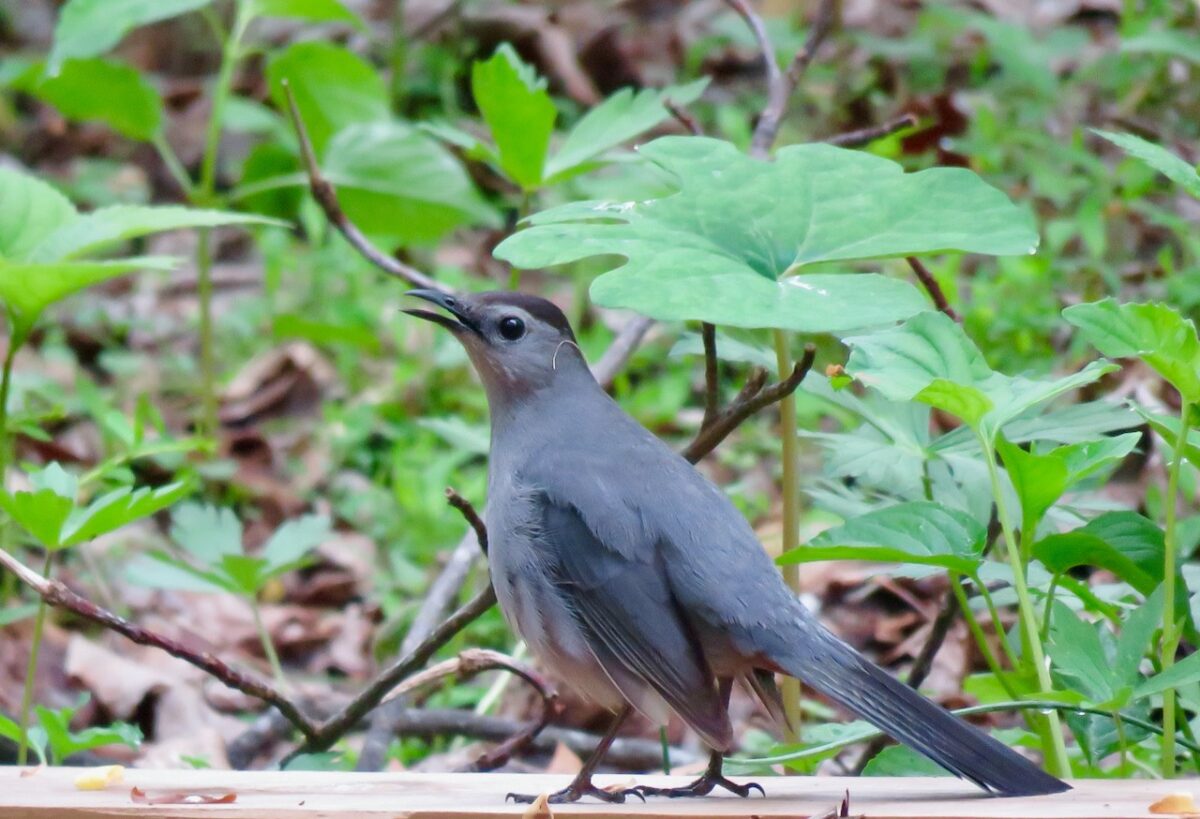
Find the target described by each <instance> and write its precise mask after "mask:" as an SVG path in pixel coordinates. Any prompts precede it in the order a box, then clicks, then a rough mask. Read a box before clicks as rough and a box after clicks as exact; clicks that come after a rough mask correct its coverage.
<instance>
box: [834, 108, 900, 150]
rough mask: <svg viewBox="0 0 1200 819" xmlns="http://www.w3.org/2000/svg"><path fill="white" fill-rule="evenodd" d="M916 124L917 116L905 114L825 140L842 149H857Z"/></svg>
mask: <svg viewBox="0 0 1200 819" xmlns="http://www.w3.org/2000/svg"><path fill="white" fill-rule="evenodd" d="M916 124H917V115H916V114H904V115H902V116H899V117H896V118H895V119H889V120H888V121H887V122H884V123H882V124H880V125H872V126H871V127H869V128H860V129H858V130H857V131H846V132H845V133H841V134H835V135H834V136H831V137H829V138H828V139H826V140H824V142H825V143H826V144H827V145H837V146H838V147H840V148H857V147H858V146H859V145H866V144H867V143H869V142H874V141H875V140H877V139H882V138H883V137H885V136H891V135H892V134H894V133H896V132H897V131H903V130H904V129H905V128H912V127H913V126H914V125H916Z"/></svg>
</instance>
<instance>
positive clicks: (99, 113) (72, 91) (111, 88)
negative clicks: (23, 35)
mask: <svg viewBox="0 0 1200 819" xmlns="http://www.w3.org/2000/svg"><path fill="white" fill-rule="evenodd" d="M33 93H34V94H35V95H36V96H38V97H40V98H41V99H43V100H45V101H46V102H48V103H50V104H51V105H53V106H54V107H55V108H57V109H58V110H59V111H61V112H62V115H63V116H65V117H66V118H67V119H71V120H75V121H77V122H88V121H99V122H103V123H104V124H105V125H107V126H108V127H110V128H112V129H113V130H114V131H116V132H117V133H118V134H121V135H122V136H127V137H129V138H130V139H138V140H142V141H143V142H148V141H150V140H151V139H153V138H154V136H155V135H156V134H158V132H159V131H160V130H161V129H162V124H163V108H162V99H161V98H160V97H159V94H158V91H157V90H156V89H155V88H154V86H152V85H151V84H150V83H149V82H147V81H146V79H145V78H144V77H143V76H142V75H141V74H140V73H138V71H137V69H135V68H133V67H132V66H129V65H126V64H124V63H118V62H112V61H109V60H102V59H98V58H93V59H87V60H67V61H66V62H65V63H63V65H62V69H61V70H60V71H59V72H58V74H56V75H55V76H53V77H50V78H48V79H46V80H43V81H42V82H40V83H38V84H37V85H36V86H34V89H33Z"/></svg>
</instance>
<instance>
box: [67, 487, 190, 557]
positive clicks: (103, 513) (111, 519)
mask: <svg viewBox="0 0 1200 819" xmlns="http://www.w3.org/2000/svg"><path fill="white" fill-rule="evenodd" d="M191 491H192V485H191V483H189V482H187V481H178V482H176V483H170V484H167V485H166V486H160V487H158V488H157V489H150V488H142V489H138V490H132V489H130V488H129V487H122V488H121V489H116V490H114V491H112V492H109V493H108V494H105V495H102V496H100V497H99V498H97V499H96V500H94V501H92V502H91V503H90V504H88V506H87V508H86V509H80V510H77V512H76V514H74V515H72V516H71V519H70V520H69V521H68V522H67V524H66V526H64V528H63V533H62V545H63V546H72V545H74V544H76V543H82V542H84V541H85V540H91V539H92V538H95V537H99V536H100V535H103V534H107V533H108V532H112V531H114V530H116V529H119V528H121V527H122V526H125V525H126V524H128V523H132V522H133V521H135V520H140V519H141V518H144V517H149V516H150V515H153V514H155V513H156V512H158V511H160V510H162V509H166V508H167V507H168V506H170V505H172V504H173V503H175V502H176V501H178V500H180V499H181V498H183V497H185V496H187V495H188V493H190V492H191Z"/></svg>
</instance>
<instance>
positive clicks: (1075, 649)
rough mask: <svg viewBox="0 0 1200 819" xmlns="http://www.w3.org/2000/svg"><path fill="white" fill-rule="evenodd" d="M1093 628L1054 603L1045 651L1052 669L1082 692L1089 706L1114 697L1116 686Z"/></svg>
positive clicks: (1064, 606)
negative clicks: (1048, 639)
mask: <svg viewBox="0 0 1200 819" xmlns="http://www.w3.org/2000/svg"><path fill="white" fill-rule="evenodd" d="M1096 629H1097V626H1096V625H1093V624H1091V623H1086V622H1084V621H1083V620H1082V619H1080V617H1079V615H1078V614H1076V613H1075V612H1074V611H1072V610H1071V609H1070V607H1068V606H1066V605H1064V604H1063V603H1061V602H1058V601H1055V604H1054V607H1053V609H1052V610H1051V614H1050V641H1049V642H1048V643H1047V644H1046V652H1047V653H1048V654H1049V655H1050V660H1051V661H1052V662H1053V664H1054V668H1055V670H1056V671H1057V672H1058V673H1059V674H1060V675H1061V676H1062V677H1064V678H1066V680H1068V682H1069V683H1070V684H1069V686H1067V687H1068V688H1070V689H1071V690H1075V691H1080V692H1082V693H1083V694H1085V695H1086V696H1087V698H1088V699H1089V700H1090V701H1091V702H1093V703H1100V702H1106V701H1107V700H1111V699H1112V698H1113V697H1114V696H1115V695H1116V686H1115V685H1114V679H1113V674H1112V669H1111V667H1110V665H1109V660H1108V658H1107V657H1106V656H1105V654H1104V647H1103V646H1102V645H1101V644H1100V635H1099V634H1098V633H1097V631H1096Z"/></svg>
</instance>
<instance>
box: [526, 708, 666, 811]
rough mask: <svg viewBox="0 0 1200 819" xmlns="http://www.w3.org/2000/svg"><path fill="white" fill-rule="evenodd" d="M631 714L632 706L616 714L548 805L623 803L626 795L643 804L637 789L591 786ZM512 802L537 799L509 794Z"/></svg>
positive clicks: (644, 799) (551, 796)
mask: <svg viewBox="0 0 1200 819" xmlns="http://www.w3.org/2000/svg"><path fill="white" fill-rule="evenodd" d="M632 712H633V706H631V705H626V706H625V707H624V708H622V709H621V712H620V713H619V714H617V716H616V718H615V719H614V720H613V722H612V726H611V727H610V728H609V729H608V733H607V734H605V735H604V738H603V739H601V740H600V742H599V744H597V745H596V750H595V751H592V755H591V756H590V757H588V761H587V762H585V763H583V767H582V768H580V769H579V773H577V774H576V775H575V778H574V779H572V780H571V784H570V785H567V787H565V788H563V789H562V790H561V791H557V792H555V793H552V794H550V803H551V804H555V805H561V804H563V803H565V802H578V801H579V800H580V799H582V798H583V797H585V796H594V797H596V798H597V799H599V800H600V801H602V802H618V803H620V802H624V801H625V796H626V795H627V794H633V795H634V796H636V797H638V798H639V799H641V800H642V801H643V802H644V801H646V798H645V797H644V796H642V794H641V793H639V792H638V790H637V788H624V789H620V790H614V791H608V790H605V789H604V788H598V787H596V786H595V785H593V784H592V773H593V772H595V770H596V766H597V765H599V764H600V760H601V759H603V758H604V754H605V752H606V751H607V750H608V746H610V745H612V743H613V740H614V739H616V737H617V731H619V730H620V728H621V725H622V724H623V723H624V722H625V720H626V719H628V717H629V715H630V714H631V713H632ZM508 799H511V800H513V801H514V802H533V801H534V800H536V799H537V794H527V793H510V794H509V795H508V796H507V797H505V800H506V801H507V800H508Z"/></svg>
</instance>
